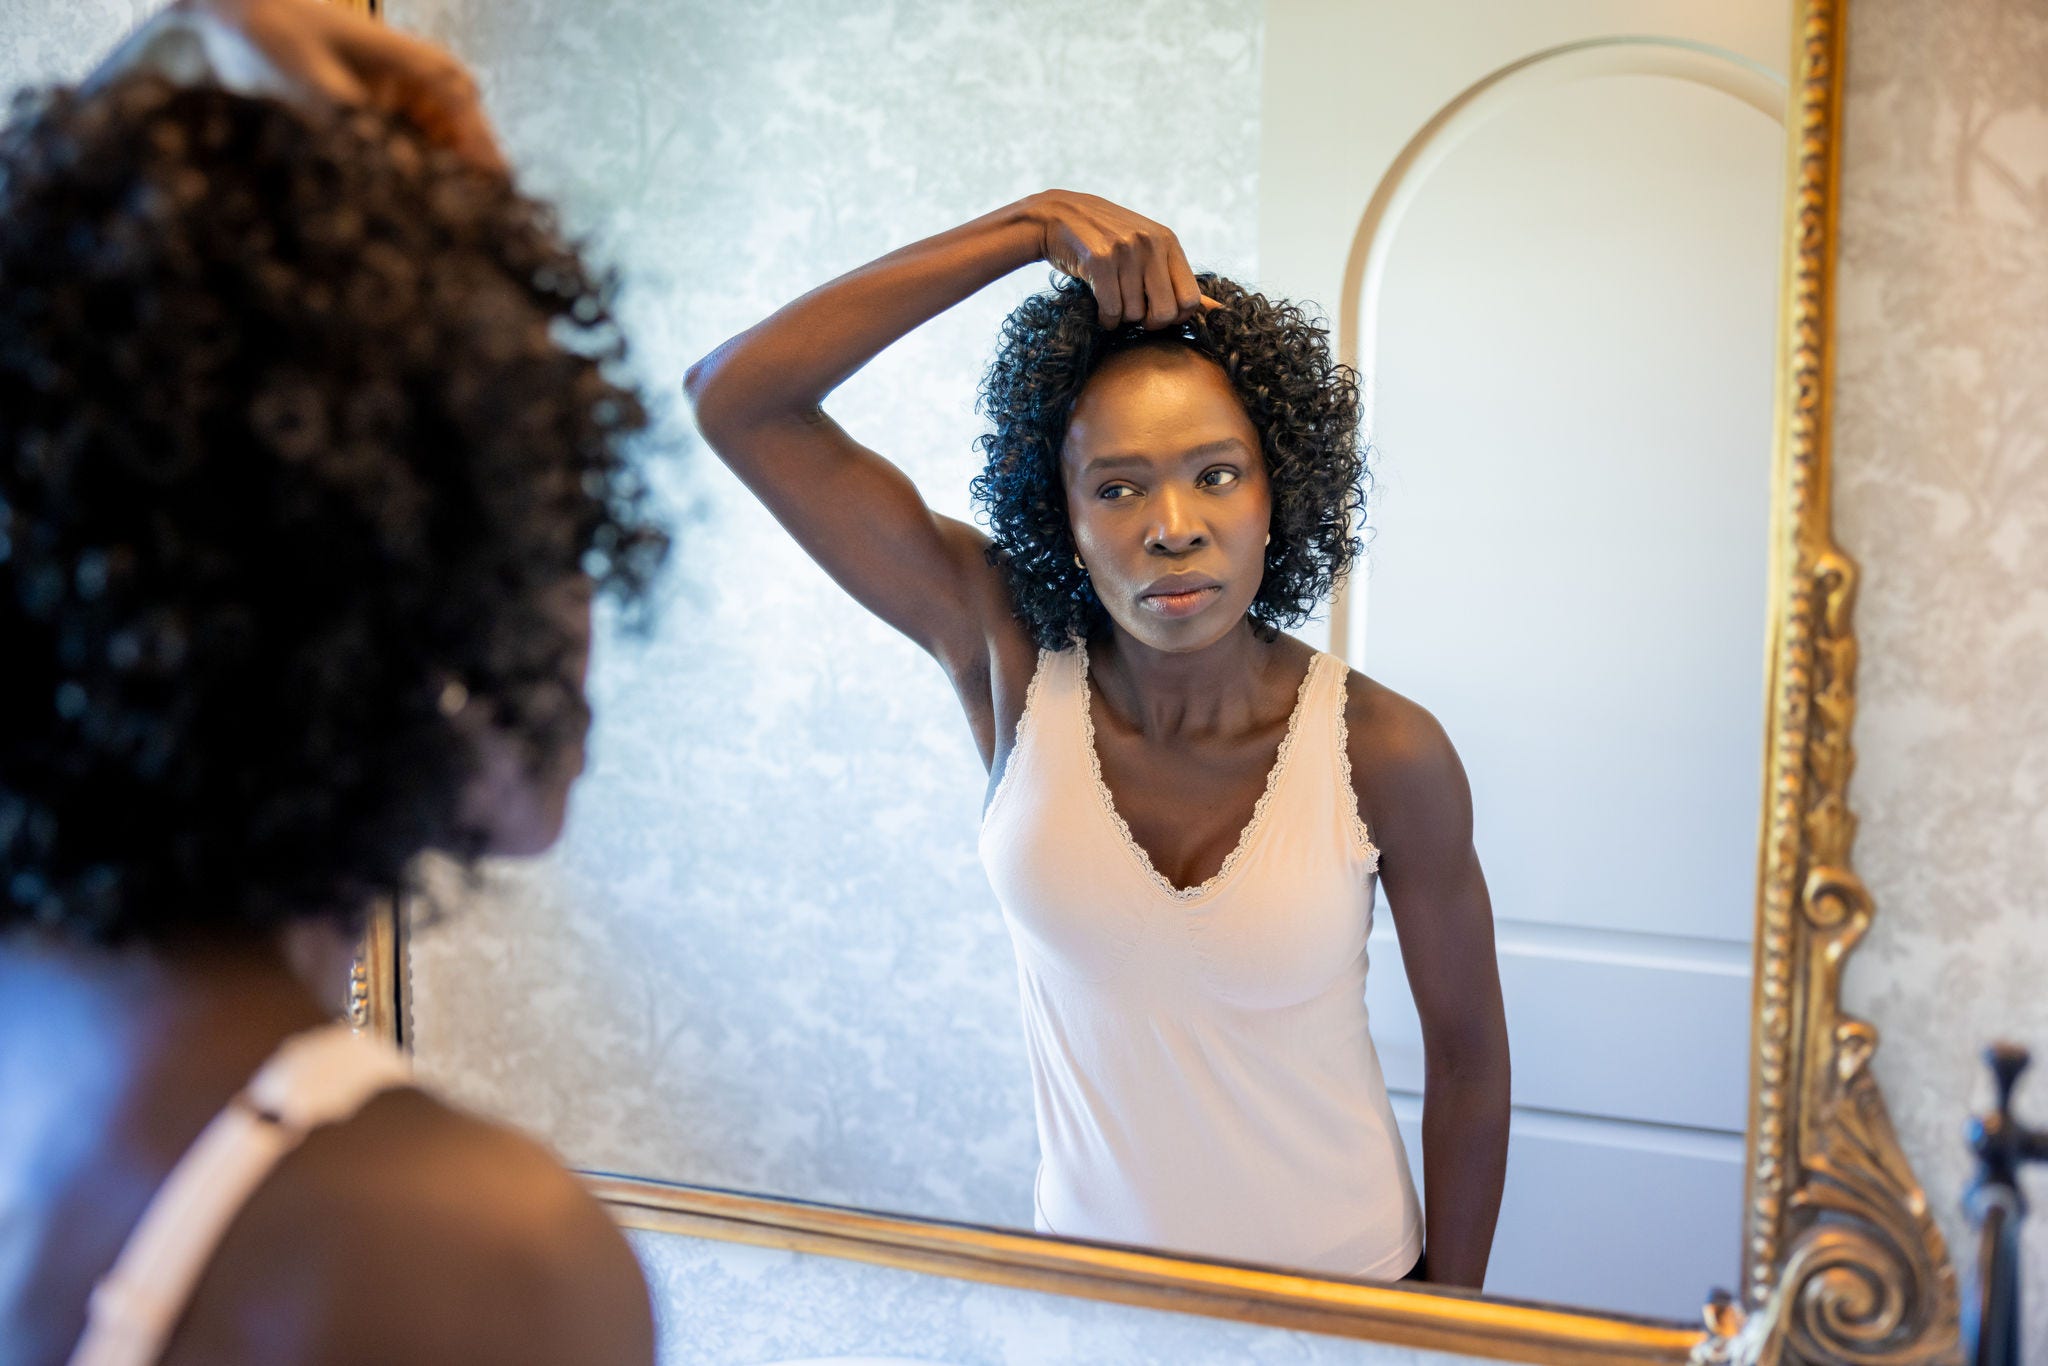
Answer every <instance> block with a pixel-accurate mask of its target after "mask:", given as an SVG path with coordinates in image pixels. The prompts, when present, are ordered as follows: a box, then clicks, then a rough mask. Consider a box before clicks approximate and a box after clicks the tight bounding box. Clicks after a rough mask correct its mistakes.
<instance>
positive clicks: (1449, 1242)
mask: <svg viewBox="0 0 2048 1366" xmlns="http://www.w3.org/2000/svg"><path fill="white" fill-rule="evenodd" d="M1504 1042H1505V1040H1503V1043H1504ZM1507 1158H1508V1068H1507V1061H1506V1050H1505V1048H1503V1049H1502V1050H1501V1055H1500V1061H1499V1063H1498V1064H1497V1065H1496V1064H1494V1063H1492V1062H1491V1061H1490V1060H1481V1061H1477V1062H1472V1063H1466V1064H1463V1065H1458V1064H1437V1063H1433V1064H1431V1065H1430V1066H1429V1068H1428V1072H1427V1075H1426V1079H1425V1081H1424V1083H1423V1099H1422V1171H1423V1206H1424V1209H1425V1211H1426V1214H1425V1223H1426V1227H1425V1229H1424V1235H1423V1236H1424V1251H1425V1253H1426V1255H1427V1257H1428V1259H1429V1279H1430V1280H1431V1281H1433V1282H1436V1283H1437V1284H1440V1285H1459V1286H1466V1287H1468V1288H1470V1289H1473V1290H1477V1289H1479V1288H1480V1286H1481V1285H1482V1283H1483V1282H1484V1281H1485V1279H1486V1260H1487V1257H1488V1255H1489V1254H1490V1253H1491V1251H1492V1249H1493V1228H1494V1221H1495V1220H1496V1219H1497V1218H1498V1217H1499V1214H1500V1194H1501V1187H1502V1184H1503V1182H1504V1181H1505V1180H1506V1177H1507Z"/></svg>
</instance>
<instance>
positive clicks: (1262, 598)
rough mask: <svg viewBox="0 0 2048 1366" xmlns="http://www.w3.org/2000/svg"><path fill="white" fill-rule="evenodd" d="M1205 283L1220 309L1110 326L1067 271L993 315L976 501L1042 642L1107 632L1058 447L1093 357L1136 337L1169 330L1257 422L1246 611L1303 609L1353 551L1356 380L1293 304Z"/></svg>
mask: <svg viewBox="0 0 2048 1366" xmlns="http://www.w3.org/2000/svg"><path fill="white" fill-rule="evenodd" d="M1197 279H1198V280H1199V281H1200V282H1201V287H1202V292H1203V293H1204V294H1206V295H1208V296H1209V297H1210V298H1211V299H1214V300H1215V301H1216V302H1217V303H1218V304H1219V305H1220V307H1217V308H1214V309H1210V310H1208V311H1206V312H1204V313H1202V314H1199V315H1197V316H1196V317H1194V318H1192V319H1190V320H1189V321H1188V322H1187V323H1186V324H1185V325H1184V326H1182V327H1181V328H1180V329H1179V330H1178V331H1177V332H1176V331H1167V332H1147V331H1146V330H1144V329H1143V328H1142V327H1124V328H1120V329H1116V330H1113V331H1107V330H1104V329H1103V327H1102V326H1101V324H1100V323H1099V322H1098V321H1097V318H1098V316H1099V315H1098V313H1097V311H1096V307H1095V296H1094V294H1093V292H1092V291H1090V290H1089V288H1088V286H1087V285H1086V284H1084V283H1082V282H1081V281H1079V280H1075V279H1070V278H1062V279H1060V280H1058V281H1056V282H1055V284H1054V286H1053V288H1051V289H1049V290H1047V291H1045V292H1043V293H1040V294H1034V295H1032V296H1031V297H1030V298H1028V299H1026V300H1025V301H1024V302H1023V303H1022V304H1020V305H1018V307H1017V308H1016V309H1015V310H1014V311H1013V312H1012V313H1011V314H1010V316H1009V318H1008V319H1006V320H1005V321H1004V323H1003V335H1002V341H1001V344H1000V345H999V347H998V349H997V351H996V357H995V360H994V361H993V362H992V363H991V364H990V366H989V369H988V375H987V377H986V378H985V379H984V380H983V381H982V388H981V406H982V412H983V413H984V414H985V415H986V416H987V417H988V419H989V421H990V422H992V423H993V424H994V430H993V431H991V432H989V433H987V434H986V435H985V436H983V437H981V438H980V440H979V441H978V442H977V443H976V444H977V445H978V446H979V447H980V448H981V450H982V451H983V452H984V454H985V455H986V456H987V464H986V465H985V467H984V468H983V470H982V472H981V473H980V474H979V475H977V476H976V477H975V479H974V483H973V492H974V499H975V502H976V504H977V505H978V506H979V507H980V509H981V512H982V517H983V521H984V522H985V524H986V525H987V527H988V529H989V535H990V538H991V540H992V541H993V544H992V545H991V546H990V547H989V558H990V562H991V563H993V564H995V565H996V566H997V567H998V568H1000V569H1001V570H1002V572H1003V575H1004V578H1005V580H1006V581H1007V583H1008V585H1009V592H1010V599H1011V602H1012V604H1013V606H1014V608H1015V611H1016V613H1017V618H1018V620H1019V621H1021V622H1022V623H1023V624H1024V626H1025V628H1026V629H1027V630H1029V631H1030V632H1031V634H1032V636H1033V638H1034V639H1036V640H1037V642H1038V644H1039V645H1040V646H1041V647H1043V648H1045V649H1049V650H1063V649H1066V648H1067V647H1068V646H1070V645H1072V644H1073V643H1074V642H1075V641H1078V640H1085V639H1088V638H1089V637H1091V636H1094V635H1096V634H1098V633H1099V632H1100V631H1102V630H1103V629H1104V628H1105V627H1106V626H1107V623H1108V614H1107V613H1106V612H1105V611H1104V610H1103V606H1102V603H1101V601H1100V600H1099V599H1098V598H1097V597H1096V596H1095V590H1094V589H1093V588H1092V587H1090V585H1089V582H1088V576H1087V574H1085V573H1084V572H1082V570H1081V569H1080V568H1079V567H1078V566H1077V565H1076V564H1075V563H1074V556H1075V547H1074V536H1073V531H1072V529H1071V527H1070V525H1069V523H1068V520H1067V500H1066V492H1065V486H1064V484H1063V482H1062V480H1061V477H1060V448H1061V447H1062V446H1063V445H1064V444H1065V442H1066V436H1067V424H1068V422H1069V420H1070V419H1071V418H1072V417H1073V413H1074V404H1075V402H1076V401H1077V400H1078V399H1079V398H1080V396H1081V390H1082V389H1083V388H1084V387H1085V386H1086V385H1087V383H1088V380H1089V377H1090V376H1092V375H1093V374H1094V373H1095V371H1096V370H1097V368H1099V367H1100V366H1101V364H1102V362H1103V361H1104V360H1105V359H1107V358H1108V357H1109V356H1111V355H1113V354H1115V353H1116V352H1118V351H1120V350H1123V349H1125V348H1128V347H1131V346H1134V345H1151V344H1158V343H1159V342H1160V341H1161V340H1162V339H1175V340H1177V341H1178V342H1179V343H1180V344H1182V345H1185V346H1186V347H1187V348H1188V349H1189V350H1191V351H1193V352H1195V353H1196V354H1198V355H1201V356H1205V357H1207V358H1208V359H1209V360H1211V361H1213V362H1215V363H1216V365H1217V366H1219V367H1220V368H1221V369H1222V371H1223V373H1224V374H1225V375H1226V376H1227V377H1228V378H1229V380H1230V386H1231V388H1232V389H1233V390H1234V391H1235V392H1236V394H1237V398H1238V402H1240V403H1242V404H1243V405H1244V410H1245V415H1246V416H1247V417H1249V418H1250V419H1251V423H1252V425H1253V426H1254V427H1256V428H1257V429H1258V432H1259V441H1260V447H1261V453H1262V455H1263V456H1264V459H1265V463H1266V475H1267V478H1268V480H1269V481H1270V483H1271V485H1272V490H1273V524H1272V536H1273V539H1272V541H1271V542H1270V543H1269V544H1268V546H1267V548H1266V566H1265V577H1264V580H1263V581H1262V582H1261V584H1260V586H1259V593H1258V597H1257V598H1255V599H1254V600H1253V602H1252V606H1251V611H1250V615H1251V617H1252V620H1253V622H1254V624H1255V625H1256V626H1257V627H1258V628H1259V629H1260V630H1261V631H1262V633H1264V634H1266V635H1269V636H1270V635H1272V634H1274V633H1276V632H1278V631H1279V630H1281V629H1283V628H1287V627H1293V626H1298V625H1300V624H1301V623H1302V622H1304V621H1306V620H1308V618H1309V616H1310V614H1311V613H1313V612H1314V611H1315V609H1316V607H1317V605H1318V604H1320V603H1321V602H1322V601H1323V599H1324V598H1326V597H1328V596H1329V594H1330V592H1331V590H1332V589H1334V588H1335V587H1336V585H1337V583H1338V582H1339V581H1340V580H1341V579H1342V578H1343V577H1344V575H1345V574H1346V573H1347V572H1349V570H1350V568H1351V564H1352V561H1353V560H1354V559H1356V558H1357V556H1358V555H1359V554H1360V553H1361V551H1362V550H1363V544H1362V542H1361V540H1360V538H1359V536H1358V535H1357V532H1356V530H1355V525H1356V522H1357V519H1358V518H1359V516H1360V515H1361V514H1362V513H1363V511H1364V508H1365V494H1366V483H1367V477H1368V476H1367V473H1366V467H1365V461H1364V458H1363V456H1362V454H1361V452H1360V450H1359V442H1358V416H1359V407H1358V382H1357V376H1356V375H1354V374H1353V373H1352V371H1351V370H1350V369H1349V368H1347V367H1345V366H1343V365H1340V364H1338V363H1337V362H1336V361H1335V360H1334V359H1333V358H1332V357H1331V355H1330V345H1329V338H1328V336H1327V334H1326V333H1325V331H1324V329H1323V328H1322V326H1321V325H1320V324H1319V323H1318V322H1317V321H1316V320H1315V319H1313V318H1311V317H1310V316H1309V315H1308V314H1307V313H1306V312H1304V311H1303V310H1302V309H1301V308H1300V307H1299V306H1298V305H1295V304H1292V303H1289V302H1287V301H1285V300H1280V299H1269V298H1267V297H1266V296H1264V295H1263V294H1255V293H1253V292H1252V291H1250V290H1248V289H1245V288H1244V287H1243V286H1242V285H1239V284H1237V283H1236V282H1235V281H1232V280H1227V279H1224V278H1223V277H1221V276H1218V275H1207V274H1205V275H1201V276H1198V277H1197Z"/></svg>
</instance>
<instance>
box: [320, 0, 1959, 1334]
mask: <svg viewBox="0 0 2048 1366" xmlns="http://www.w3.org/2000/svg"><path fill="white" fill-rule="evenodd" d="M338 2H339V3H343V4H347V5H348V6H349V7H350V8H352V9H354V10H356V11H357V12H359V13H366V14H372V15H374V14H377V13H379V12H380V10H381V8H382V6H381V4H380V3H379V0H338ZM1847 9H1848V3H1847V0H1794V11H1795V15H1794V78H1793V82H1792V94H1791V110H1790V115H1791V117H1790V135H1789V139H1788V141H1789V149H1790V150H1789V167H1788V169H1789V182H1788V203H1787V207H1786V222H1787V234H1788V241H1787V246H1786V251H1785V265H1784V269H1785V275H1784V292H1783V302H1782V306H1781V321H1780V350H1779V400H1778V414H1777V455H1776V461H1775V468H1776V476H1775V478H1776V488H1775V490H1774V497H1773V549H1772V563H1771V567H1770V583H1771V598H1772V601H1771V609H1770V610H1771V616H1770V622H1771V634H1770V646H1769V690H1768V713H1769V723H1768V735H1767V737H1766V744H1765V766H1766V783H1765V793H1764V810H1763V821H1762V840H1763V843H1762V855H1761V858H1760V860H1759V863H1760V868H1759V881H1758V899H1757V922H1756V950H1755V953H1756V957H1755V981H1754V990H1753V1005H1754V1010H1753V1018H1752V1022H1751V1055H1750V1056H1751V1088H1750V1126H1749V1137H1748V1171H1747V1188H1746V1192H1745V1200H1744V1215H1743V1219H1744V1229H1743V1232H1744V1236H1743V1249H1742V1263H1741V1268H1740V1282H1741V1290H1740V1292H1739V1293H1738V1294H1737V1295H1735V1296H1732V1297H1731V1296H1717V1297H1715V1298H1714V1299H1713V1300H1712V1301H1711V1302H1710V1303H1709V1304H1708V1305H1707V1306H1706V1308H1705V1311H1704V1318H1705V1325H1704V1327H1703V1328H1702V1327H1699V1326H1686V1325H1682V1324H1672V1323H1667V1322H1661V1321H1657V1320H1651V1319H1642V1318H1636V1317H1632V1316H1627V1315H1618V1314H1611V1313H1601V1312H1590V1311H1578V1310H1570V1309H1562V1308H1557V1307H1554V1306H1545V1305H1535V1304H1526V1303H1520V1302H1515V1301H1510V1300H1503V1299H1499V1298H1495V1297H1485V1296H1478V1295H1469V1294H1463V1293H1460V1292H1456V1291H1445V1290H1436V1289H1414V1288H1407V1287H1396V1286H1392V1285H1384V1284H1380V1285H1375V1284H1368V1283H1362V1282H1355V1281H1340V1280H1330V1279H1323V1278H1319V1277H1313V1276H1303V1275H1297V1274H1293V1273H1290V1272H1286V1271H1283V1270H1275V1269H1269V1268H1262V1267H1251V1266H1240V1265H1232V1264H1226V1263H1215V1262H1203V1261H1195V1260H1189V1259H1185V1258H1177V1257H1169V1256H1165V1255H1161V1254H1157V1253H1151V1252H1145V1251H1142V1250H1137V1249H1129V1248H1115V1247H1109V1246H1105V1245H1100V1244H1091V1243H1082V1242H1074V1241H1064V1240H1059V1239H1052V1238H1042V1237H1038V1236H1035V1235H1031V1234H1024V1233H1018V1232H1014V1231H1008V1230H1002V1229H993V1228H978V1227H972V1226H967V1225H959V1224H949V1223H944V1222H939V1221H934V1220H928V1219H913V1218H905V1217H901V1216H895V1215H886V1214H878V1213H874V1212H871V1211H864V1210H851V1209H841V1208H837V1207H833V1206H827V1205H818V1204H813V1203H810V1202H806V1201H797V1200H784V1199H774V1198H769V1197H765V1196H755V1195H746V1194H738V1193H734V1192H729V1191H719V1190H712V1189H708V1188H705V1187H698V1186H685V1185H676V1184H671V1183H667V1182H660V1181H652V1180H645V1179H640V1178H628V1177H620V1176H613V1175H606V1174H587V1175H588V1179H589V1181H590V1184H591V1188H592V1189H593V1191H594V1192H595V1193H596V1194H597V1195H598V1196H599V1197H600V1198H601V1199H602V1200H603V1201H604V1202H605V1203H606V1205H607V1206H608V1207H609V1208H610V1209H611V1210H612V1212H613V1214H614V1216H615V1217H616V1218H617V1219H618V1220H619V1221H620V1222H621V1223H622V1224H624V1225H626V1226H628V1227H633V1228H641V1229H650V1230H657V1231H664V1232H671V1233H679V1234H684V1235H688V1236H692V1237H700V1238H712V1239H719V1240H723V1241H730V1242H739V1243H747V1244H753V1245H756V1246H766V1247H777V1248H783V1249H788V1250H793V1251H802V1252H808V1253H815V1254H820V1255H825V1256H835V1257H845V1258H849V1259H852V1260H857V1261H863V1262H871V1263H878V1264H881V1265H887V1266H893V1267H898V1268H902V1269H906V1270H912V1271H919V1272H925V1273H930V1274H937V1275H945V1276H954V1277H960V1278H965V1279H969V1280H976V1281H984V1282H990V1283H994V1284H999V1285H1008V1286H1014V1287H1020V1288H1025V1289H1032V1290H1040V1291H1047V1292H1052V1293H1060V1294H1070V1295H1078V1296H1084V1297H1087V1298H1093V1299H1102V1300H1111V1301H1116V1302H1120V1303H1125V1304H1134V1305H1144V1306H1148V1307H1152V1308H1159V1309H1172V1310H1178V1311H1182V1312H1188V1313H1198V1314H1206V1315H1211V1316H1215V1317H1219V1318H1228V1319H1236V1320H1242V1321H1247V1322H1255V1323H1263V1324H1269V1325H1272V1326H1275V1327H1284V1328H1292V1329H1299V1330H1307V1331H1313V1332H1321V1333H1331V1334H1337V1335H1341V1336H1345V1337H1354V1338H1369V1339H1374V1340H1378V1341H1384V1342H1389V1343H1393V1344H1397V1345H1401V1346H1407V1347H1416V1348H1423V1349H1428V1350H1435V1351H1446V1352H1461V1353H1466V1354H1470V1355H1475V1356H1483V1357H1493V1358H1499V1359H1504V1360H1515V1361H1530V1362H1539V1363H1549V1362H1557V1363H1563V1362H1672V1363H1676V1362H1686V1361H1690V1362H1693V1363H1697V1364H1698V1366H1751V1364H1752V1363H1754V1364H1756V1366H1806V1364H1807V1363H1814V1364H1815V1366H1818V1363H1823V1362H1827V1363H1847V1364H1849V1366H1916V1364H1917V1363H1929V1364H1930V1366H1932V1364H1934V1363H1950V1362H1955V1361H1957V1360H1959V1358H1960V1350H1961V1349H1960V1334H1959V1328H1958V1324H1959V1296H1958V1291H1957V1282H1956V1275H1955V1270H1954V1266H1953V1263H1952V1262H1951V1260H1950V1257H1949V1254H1948V1251H1947V1248H1946V1245H1945V1244H1944V1242H1943V1240H1942V1237H1941V1235H1940V1232H1939V1231H1938V1229H1937V1228H1936V1226H1935V1222H1934V1219H1933V1217H1932V1214H1931V1212H1930V1210H1929V1207H1928V1203H1927V1198H1926V1195H1925V1193H1924V1192H1923V1191H1922V1190H1921V1188H1920V1186H1919V1183H1918V1182H1917V1180H1916V1179H1915V1177H1914V1176H1913V1173H1912V1169H1911V1166H1910V1164H1909V1163H1908V1162H1907V1161H1906V1158H1905V1155H1904V1153H1903V1151H1902V1150H1901V1149H1900V1147H1899V1143H1898V1140H1897V1137H1896V1135H1895V1133H1894V1131H1893V1128H1892V1124H1891V1120H1890V1118H1889V1116H1888V1114H1887V1112H1886V1110H1885V1105H1884V1099H1883V1095H1882V1093H1881V1091H1880V1089H1879V1086H1878V1084H1877V1081H1876V1078H1875V1077H1874V1076H1873V1075H1872V1073H1871V1070H1870V1060H1871V1057H1872V1054H1873V1053H1874V1051H1875V1049H1876V1046H1877V1031H1876V1030H1875V1029H1874V1028H1873V1027H1872V1026H1871V1025H1870V1024H1868V1023H1867V1022H1865V1021H1863V1020H1859V1019H1856V1018H1854V1017H1852V1016H1850V1015H1848V1014H1846V1013H1845V1012H1844V1011H1843V1009H1842V1000H1841V984H1842V970H1843V967H1844V965H1845V963H1846V961H1847V958H1848V955H1849V954H1850V952H1851V951H1852V950H1853V949H1854V948H1855V946H1856V944H1857V943H1858V941H1859V940H1860V939H1861V938H1862V937H1863V935H1864V933H1865V932H1866V931H1867V929H1868V928H1869V925H1870V920H1871V916H1872V913H1873V908H1872V903H1871V898H1870V895H1869V893H1868V891H1867V890H1866V889H1865V888H1864V886H1863V883H1862V882H1861V880H1860V879H1859V878H1858V877H1857V876H1856V874H1855V873H1854V872H1853V871H1852V869H1851V866H1850V847H1851V843H1852V840H1853V838H1854V834H1855V818H1854V817H1853V815H1851V813H1850V810H1849V806H1848V783H1849V776H1850V772H1851V769H1852V768H1853V766H1854V761H1855V756H1854V751H1853V749H1852V747H1851V744H1850V726H1851V722H1852V720H1853V718H1854V715H1855V705H1856V695H1855V666H1856V637H1855V633H1854V630H1853V628H1852V623H1851V613H1852V609H1853V607H1854V599H1855V589H1856V577H1857V575H1856V566H1855V564H1854V562H1853V561H1852V560H1851V559H1850V558H1849V557H1848V556H1847V555H1846V554H1845V553H1844V552H1843V551H1842V550H1841V548H1840V547H1839V546H1837V545H1836V544H1835V542H1834V538H1833V527H1832V505H1831V497H1830V492H1831V482H1830V481H1831V477H1832V466H1831V451H1830V445H1829V403H1830V397H1831V394H1830V389H1831V380H1832V370H1833V288H1834V285H1833V281H1834V265H1835V241H1836V228H1837V215H1838V180H1839V173H1840V166H1839V158H1840V149H1841V117H1842V83H1841V73H1842V57H1843V48H1844V30H1845V27H1846V22H1847ZM405 949H406V946H405V936H404V916H403V914H402V913H401V912H399V911H398V910H396V909H394V908H393V907H391V906H388V905H387V906H385V907H382V908H381V909H380V910H379V911H378V913H377V914H376V916H375V917H373V919H372V922H371V925H370V929H369V933H368V935H367V937H366V938H365V940H364V944H363V950H362V953H361V954H360V956H359V957H358V959H357V961H356V964H355V970H354V972H353V973H352V975H351V981H350V1018H351V1020H352V1022H353V1023H355V1024H356V1026H357V1027H358V1028H360V1029H366V1030H371V1031H373V1032H376V1033H378V1034H380V1035H382V1036H383V1037H386V1038H390V1039H393V1040H394V1041H398V1042H400V1043H408V1044H409V1042H410V1033H411V1031H410V1029H409V1028H408V1027H407V1018H406V1017H407V1006H408V1004H409V1003H408V1001H407V999H406V996H407V992H406V969H407V964H406V952H405Z"/></svg>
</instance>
